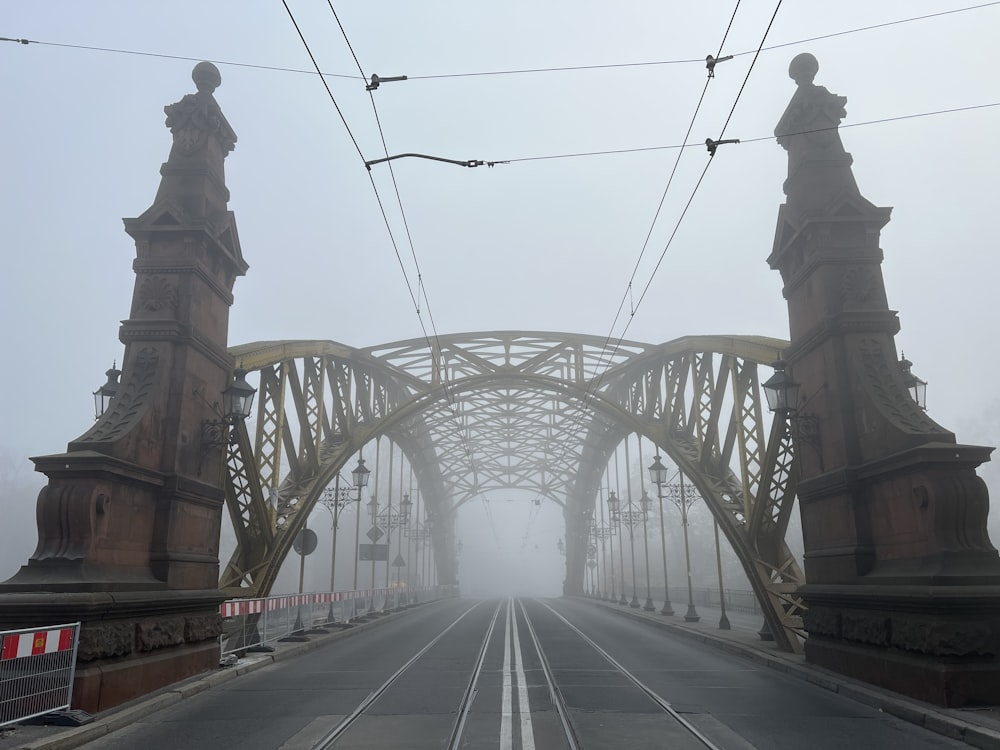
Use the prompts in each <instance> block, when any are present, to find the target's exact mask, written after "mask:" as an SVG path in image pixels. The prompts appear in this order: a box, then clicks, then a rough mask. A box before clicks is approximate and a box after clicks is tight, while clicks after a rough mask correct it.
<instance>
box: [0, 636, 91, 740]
mask: <svg viewBox="0 0 1000 750" xmlns="http://www.w3.org/2000/svg"><path fill="white" fill-rule="evenodd" d="M79 639H80V623H78V622H76V623H72V624H67V625H54V626H51V627H47V628H43V629H30V630H6V631H0V641H2V642H3V643H2V645H0V727H4V726H7V725H8V724H14V723H15V722H18V721H24V720H26V719H33V718H35V717H36V716H42V715H44V714H47V713H51V712H52V711H59V710H62V709H68V708H69V705H70V703H71V702H72V699H73V676H74V674H75V671H76V649H77V645H78V643H79Z"/></svg>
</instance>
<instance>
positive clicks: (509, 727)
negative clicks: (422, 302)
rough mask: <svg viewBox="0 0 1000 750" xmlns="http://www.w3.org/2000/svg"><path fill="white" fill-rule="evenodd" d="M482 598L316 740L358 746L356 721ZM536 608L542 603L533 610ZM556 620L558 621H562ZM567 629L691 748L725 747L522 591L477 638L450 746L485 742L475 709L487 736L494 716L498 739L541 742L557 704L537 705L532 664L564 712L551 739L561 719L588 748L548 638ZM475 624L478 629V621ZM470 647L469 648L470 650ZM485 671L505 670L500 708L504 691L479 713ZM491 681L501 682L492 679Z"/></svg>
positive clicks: (571, 739)
mask: <svg viewBox="0 0 1000 750" xmlns="http://www.w3.org/2000/svg"><path fill="white" fill-rule="evenodd" d="M480 604H481V603H477V604H474V605H473V606H471V607H469V608H468V609H466V610H464V611H463V612H462V613H461V614H460V615H459V616H458V617H456V618H455V619H454V620H453V621H452V622H451V623H450V624H449V625H448V626H447V627H445V628H444V629H443V630H441V631H440V632H439V633H438V634H437V635H436V636H435V637H434V638H432V639H431V640H430V641H429V642H427V643H426V644H425V645H424V646H423V647H422V648H421V649H420V650H419V651H417V652H416V653H415V654H414V655H413V656H412V657H410V658H409V659H408V660H407V661H406V662H405V663H404V664H403V665H402V666H401V667H399V668H398V669H397V670H396V671H395V672H393V673H392V674H391V675H390V676H389V677H388V678H387V679H386V680H385V681H384V682H383V683H382V684H381V685H380V686H378V687H377V688H375V689H374V690H372V691H371V692H370V693H369V694H368V695H367V696H366V697H365V699H364V700H363V701H361V702H360V703H359V704H358V705H357V706H356V707H355V708H354V709H353V711H351V712H350V713H349V714H348V715H346V716H345V717H344V718H343V719H342V720H341V721H340V722H339V723H338V724H337V725H336V726H335V727H333V729H331V730H330V731H328V732H327V733H326V734H324V735H323V736H322V737H321V738H320V739H319V740H318V741H317V742H316V743H315V744H313V745H312V750H329V748H334V747H337V746H338V745H340V744H346V745H347V746H350V745H351V744H352V742H351V740H350V739H349V737H350V732H351V729H352V727H356V725H357V724H358V722H359V720H360V719H361V718H362V717H364V716H365V715H366V714H368V713H369V712H370V711H371V709H372V708H373V707H374V706H376V705H378V702H379V701H380V700H381V699H382V698H383V697H384V696H386V694H387V693H388V692H389V691H390V690H391V689H392V687H393V685H394V684H396V683H397V682H398V681H399V680H400V678H401V677H402V676H403V675H404V674H406V673H407V672H408V671H410V670H411V669H413V668H414V667H415V665H417V664H418V663H420V661H421V659H423V658H425V657H426V656H427V655H428V653H429V652H430V651H431V649H433V648H434V647H435V646H436V645H437V644H439V643H441V642H442V641H443V640H444V639H445V638H446V636H447V635H448V634H449V633H451V632H452V631H453V629H454V628H456V627H457V626H458V625H459V624H460V623H461V622H462V621H463V620H465V618H466V617H467V616H468V615H469V614H470V613H472V612H473V611H474V610H475V609H476V608H477V607H478V606H479V605H480ZM529 610H534V611H533V612H529ZM504 612H505V617H503V620H504V625H503V629H504V634H503V638H502V650H503V660H502V667H501V668H500V669H499V670H487V669H486V664H487V658H488V654H490V653H494V660H496V659H497V658H499V656H500V654H499V651H500V648H501V643H500V639H498V640H497V641H496V642H494V636H495V635H496V634H497V625H498V622H499V621H500V620H501V618H502V615H503V613H504ZM540 618H544V619H545V620H547V622H545V623H544V624H545V626H546V630H548V631H549V632H548V633H547V634H545V635H543V636H540V635H539V632H538V629H537V628H536V624H537V622H538V621H539V620H540ZM519 619H520V620H521V621H522V622H523V623H524V627H523V629H524V630H526V632H527V634H528V640H527V642H526V644H525V646H526V647H525V648H522V645H521V641H520V639H519V636H518V620H519ZM469 624H470V625H473V626H475V627H480V626H478V625H476V624H475V622H474V621H469ZM553 626H555V629H554V628H553ZM567 631H568V633H571V634H572V636H571V637H575V638H577V639H579V641H580V642H581V643H582V644H583V645H584V646H585V647H586V648H588V649H589V650H590V651H592V652H593V653H594V654H596V655H597V656H599V657H600V660H602V661H603V663H605V664H607V665H608V666H610V668H611V670H612V671H613V672H614V673H615V674H617V675H620V676H621V678H622V679H623V680H624V681H625V682H627V683H628V685H629V686H630V687H631V689H634V690H636V691H637V692H638V693H641V696H642V697H641V698H640V697H639V696H638V695H635V696H633V697H632V698H630V699H629V700H632V701H633V704H634V705H635V706H638V703H636V702H637V701H647V702H648V703H649V704H650V705H651V707H655V709H654V711H651V712H647V713H656V712H658V713H661V714H662V715H663V716H664V718H666V719H668V720H669V721H670V722H671V723H672V724H674V725H676V726H678V727H680V728H681V729H682V730H683V731H684V733H685V734H686V736H687V737H688V738H689V740H688V741H685V742H683V743H682V746H683V747H684V748H686V749H689V748H694V747H697V748H704V749H705V750H720V748H719V747H718V746H717V745H715V744H714V743H713V742H712V741H711V740H710V739H709V738H708V737H706V736H705V735H704V734H703V733H702V732H701V731H699V730H698V728H697V727H695V726H694V725H693V724H691V723H690V722H689V721H687V720H686V719H685V718H684V717H683V716H682V715H681V714H680V713H678V712H677V711H676V710H675V709H674V708H673V707H672V706H671V705H670V703H669V702H668V701H667V700H666V699H664V698H663V697H662V696H660V695H658V694H657V693H656V692H655V691H654V690H653V689H652V688H650V687H649V686H648V685H646V684H645V683H644V682H643V681H642V680H640V679H639V678H638V677H636V676H635V675H634V674H633V673H632V672H631V671H629V670H628V669H627V668H626V667H625V666H623V665H622V664H621V663H620V662H619V661H618V660H616V659H615V658H614V657H613V656H612V655H611V654H610V653H608V652H607V651H606V650H605V649H604V648H602V647H601V646H600V645H599V644H598V643H596V642H595V641H594V640H593V639H592V638H590V637H589V636H587V635H586V634H585V633H583V631H581V630H580V629H579V628H578V627H576V625H574V624H573V623H571V622H570V621H569V620H568V619H566V618H565V617H564V616H563V615H562V614H560V613H559V612H557V611H556V610H555V609H554V608H553V607H552V606H551V605H549V604H548V603H547V602H544V601H541V600H529V602H528V604H527V605H526V602H525V600H522V599H518V598H514V597H511V598H508V599H506V600H501V601H500V602H498V603H497V605H496V608H495V609H494V611H493V614H492V617H491V618H490V619H489V621H488V624H487V625H486V627H485V633H484V634H483V635H482V636H481V637H479V638H478V639H477V642H478V649H477V651H476V657H475V660H474V662H473V664H472V667H471V672H470V673H469V677H468V679H467V681H466V683H465V685H464V689H463V691H462V693H461V697H460V699H459V701H458V705H457V707H456V708H455V709H454V715H455V719H454V721H453V722H452V723H451V729H450V732H449V734H448V736H447V739H446V742H445V737H444V736H442V743H443V744H444V746H445V747H447V748H448V750H458V748H460V747H477V746H480V745H479V744H477V741H476V739H475V738H473V739H469V738H467V737H466V729H467V727H468V724H469V720H470V716H472V717H474V718H475V720H476V721H478V722H479V739H480V740H481V739H482V736H483V734H484V729H486V727H485V724H486V723H487V722H488V723H489V724H490V729H489V733H490V735H491V736H492V743H491V747H498V746H499V748H500V750H515V748H517V749H519V750H534V748H535V747H536V738H535V732H536V730H537V726H535V725H533V719H532V715H533V712H535V715H536V719H537V718H538V716H539V715H544V714H546V713H547V712H548V711H549V705H546V702H545V701H539V700H537V699H536V700H535V701H534V705H532V704H531V703H530V702H529V700H528V682H529V681H528V679H527V677H526V676H525V675H526V671H530V672H531V673H532V674H533V675H535V674H540V675H541V678H542V679H543V680H544V685H542V684H539V683H540V682H541V680H538V679H536V680H535V683H536V684H535V685H534V686H533V687H534V689H536V690H538V689H541V688H544V689H545V691H546V692H547V696H548V698H549V701H550V702H551V708H552V709H554V711H555V713H556V715H557V716H558V723H557V724H556V723H555V722H554V720H553V719H552V718H551V713H548V716H549V717H550V718H549V725H548V726H549V728H550V729H551V730H552V732H551V733H550V735H549V736H548V738H547V741H548V743H551V742H552V740H554V739H557V738H559V735H558V732H556V731H555V727H556V726H558V727H559V728H560V731H561V735H562V736H561V739H563V740H564V741H565V746H566V747H567V748H569V750H581V749H582V748H585V747H587V746H588V737H587V734H588V732H587V729H586V728H583V727H581V726H579V724H578V719H577V718H576V717H575V716H574V714H576V715H577V716H579V715H580V711H581V710H580V709H576V708H573V707H572V706H571V705H570V704H569V702H568V701H567V699H566V694H565V688H564V686H562V685H560V683H559V677H558V674H557V673H558V672H559V671H560V670H561V669H562V670H563V671H564V670H565V666H563V667H562V668H560V667H559V666H554V665H553V660H552V659H551V658H550V654H549V653H548V651H547V650H546V647H545V645H544V643H543V641H545V640H547V639H548V640H550V642H554V641H558V640H562V641H563V642H565V639H566V636H567V635H568V633H567ZM473 632H475V629H474V630H473ZM480 632H481V631H480ZM464 637H465V638H466V639H469V634H465V636H464ZM456 639H457V636H456ZM491 647H492V648H491ZM470 650H471V649H470ZM531 651H533V652H534V654H533V655H532V654H531ZM465 653H468V651H466V652H465ZM526 656H527V657H528V658H531V657H532V656H537V663H538V666H537V668H535V667H534V666H532V667H530V668H527V669H526V668H525V662H526ZM530 660H531V661H532V662H533V661H534V659H533V658H531V659H530ZM484 671H486V672H493V673H494V674H492V677H493V678H495V677H496V674H495V672H499V677H500V682H501V685H500V694H499V704H500V706H499V711H497V706H494V705H493V703H492V701H493V700H494V699H496V698H497V697H498V696H496V694H495V693H492V694H491V695H492V697H491V699H490V700H489V701H488V702H487V703H486V704H481V705H479V706H478V707H477V713H476V714H474V713H473V706H474V705H476V700H477V698H478V697H479V696H480V693H481V692H482V690H481V687H482V686H481V682H482V680H483V675H484ZM491 687H494V686H492V685H491ZM619 689H621V688H619ZM477 714H478V715H477ZM497 714H499V722H498V723H499V726H498V725H497V724H493V723H492V722H496V721H497V719H498V716H497ZM341 740H344V742H343V743H342V742H341ZM553 746H554V745H552V744H545V743H543V744H542V745H539V747H553Z"/></svg>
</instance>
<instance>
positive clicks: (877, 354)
mask: <svg viewBox="0 0 1000 750" xmlns="http://www.w3.org/2000/svg"><path fill="white" fill-rule="evenodd" d="M858 354H859V356H860V359H861V365H862V368H863V371H864V374H865V381H864V382H865V386H866V388H867V390H868V393H869V394H870V395H871V398H872V401H873V402H874V403H875V405H876V406H877V407H878V408H879V410H880V411H881V412H882V413H883V414H884V415H885V416H886V417H887V418H888V419H889V421H890V422H892V424H893V425H894V426H895V427H897V428H898V429H900V430H902V431H904V432H909V433H913V434H924V433H928V432H931V433H937V432H940V431H941V428H940V426H939V425H938V424H937V423H935V422H934V421H933V420H932V419H931V418H930V417H928V416H927V415H926V414H925V413H924V411H923V409H921V408H920V407H919V406H917V403H916V402H915V401H914V400H913V399H912V398H910V395H909V393H908V392H907V391H906V389H905V388H903V387H902V385H901V383H900V382H899V378H900V375H899V373H893V372H892V371H891V370H890V369H889V365H888V364H887V362H886V356H885V353H884V351H883V349H882V345H881V344H880V343H879V342H878V341H876V340H875V339H864V340H863V341H862V342H861V343H860V344H859V346H858Z"/></svg>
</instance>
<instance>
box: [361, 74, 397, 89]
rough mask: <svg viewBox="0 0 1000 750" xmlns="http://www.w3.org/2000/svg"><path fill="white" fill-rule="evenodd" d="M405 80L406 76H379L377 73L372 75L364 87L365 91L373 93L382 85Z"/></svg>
mask: <svg viewBox="0 0 1000 750" xmlns="http://www.w3.org/2000/svg"><path fill="white" fill-rule="evenodd" d="M405 80H407V78H406V76H380V75H379V74H378V73H372V77H371V81H370V82H369V83H367V84H366V85H365V91H375V90H377V89H378V87H379V85H380V84H383V83H390V82H392V81H405Z"/></svg>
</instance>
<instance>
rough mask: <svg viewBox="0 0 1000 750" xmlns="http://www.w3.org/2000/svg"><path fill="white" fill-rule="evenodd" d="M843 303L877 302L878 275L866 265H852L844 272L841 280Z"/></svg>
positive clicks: (861, 303)
mask: <svg viewBox="0 0 1000 750" xmlns="http://www.w3.org/2000/svg"><path fill="white" fill-rule="evenodd" d="M841 284H842V286H841V290H842V292H843V300H844V304H845V305H865V304H868V303H871V302H878V299H877V295H878V291H879V279H878V275H877V274H875V272H873V271H872V269H871V268H868V267H867V266H854V267H853V268H849V269H848V270H847V272H846V273H845V274H844V278H843V280H842V282H841Z"/></svg>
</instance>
